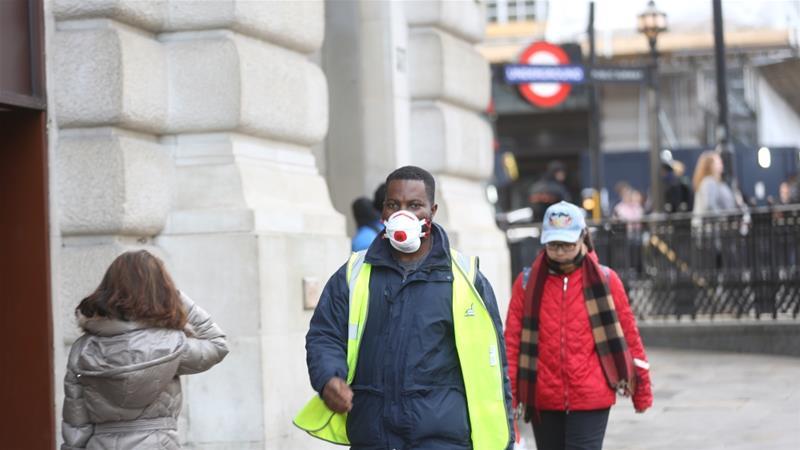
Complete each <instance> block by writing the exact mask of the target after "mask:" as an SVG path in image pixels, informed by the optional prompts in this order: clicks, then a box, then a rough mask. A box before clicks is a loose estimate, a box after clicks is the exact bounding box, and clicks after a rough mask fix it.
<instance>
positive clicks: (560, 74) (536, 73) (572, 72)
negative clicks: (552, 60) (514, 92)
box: [504, 64, 586, 84]
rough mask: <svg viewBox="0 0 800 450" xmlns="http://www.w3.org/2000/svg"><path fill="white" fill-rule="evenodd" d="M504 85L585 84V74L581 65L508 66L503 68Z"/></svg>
mask: <svg viewBox="0 0 800 450" xmlns="http://www.w3.org/2000/svg"><path fill="white" fill-rule="evenodd" d="M504 75H505V79H506V84H524V83H570V84H581V83H585V82H586V73H585V70H584V67H583V66H581V65H570V64H564V65H557V66H556V65H552V66H546V65H532V64H508V65H506V66H505V67H504Z"/></svg>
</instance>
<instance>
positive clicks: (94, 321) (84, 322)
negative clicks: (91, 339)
mask: <svg viewBox="0 0 800 450" xmlns="http://www.w3.org/2000/svg"><path fill="white" fill-rule="evenodd" d="M76 315H77V319H78V326H79V327H81V328H83V329H84V330H86V331H87V332H88V333H91V334H95V335H98V336H116V335H118V334H123V333H127V332H128V331H134V330H141V329H142V328H150V326H149V325H147V324H144V323H140V322H129V321H125V320H119V319H110V318H108V317H102V316H92V317H86V316H84V315H83V314H81V312H80V311H78V312H77V313H76Z"/></svg>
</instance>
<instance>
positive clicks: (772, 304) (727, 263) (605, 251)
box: [507, 205, 800, 319]
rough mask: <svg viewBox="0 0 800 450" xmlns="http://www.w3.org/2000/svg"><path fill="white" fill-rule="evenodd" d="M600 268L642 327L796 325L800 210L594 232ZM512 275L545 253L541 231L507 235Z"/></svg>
mask: <svg viewBox="0 0 800 450" xmlns="http://www.w3.org/2000/svg"><path fill="white" fill-rule="evenodd" d="M592 229H593V238H594V243H595V247H596V251H597V254H598V257H599V258H600V261H601V262H602V263H603V264H606V265H608V266H610V267H612V268H613V269H614V270H615V271H616V272H617V273H618V274H619V275H620V277H621V278H622V280H623V283H624V284H625V287H626V289H627V290H628V296H629V297H630V300H631V306H632V308H633V310H634V312H635V313H636V314H637V316H638V317H640V318H642V319H669V318H677V319H681V318H686V317H688V318H691V319H696V318H698V317H706V318H711V319H715V318H724V317H729V318H739V319H741V318H745V317H749V318H767V317H771V318H774V319H777V318H784V317H786V318H791V319H797V318H798V313H800V268H799V267H798V262H800V205H793V206H782V207H773V208H762V209H754V210H751V211H750V212H748V213H744V214H723V215H709V216H704V217H693V216H692V215H690V214H672V215H669V216H661V217H655V216H651V217H647V218H645V219H643V220H642V221H639V222H622V221H618V220H606V221H602V222H599V223H595V224H594V225H592ZM507 235H508V236H509V248H510V250H511V259H512V261H511V263H512V271H513V272H514V273H515V274H516V273H518V272H519V270H521V269H522V268H523V267H524V266H526V265H529V264H530V263H531V262H532V261H533V259H534V257H535V256H536V254H537V253H538V251H539V249H540V245H539V240H538V228H537V227H536V226H535V225H530V224H529V225H527V227H523V226H512V227H510V228H509V229H508V230H507Z"/></svg>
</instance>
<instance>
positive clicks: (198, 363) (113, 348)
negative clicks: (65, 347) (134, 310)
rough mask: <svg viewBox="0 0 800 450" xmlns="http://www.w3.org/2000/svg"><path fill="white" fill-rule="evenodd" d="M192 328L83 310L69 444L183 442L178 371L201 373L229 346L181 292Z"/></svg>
mask: <svg viewBox="0 0 800 450" xmlns="http://www.w3.org/2000/svg"><path fill="white" fill-rule="evenodd" d="M181 300H182V301H183V304H184V308H186V311H187V312H188V322H187V327H186V329H185V330H173V329H166V328H150V327H149V326H148V325H145V324H141V323H137V322H129V321H123V320H116V319H108V318H104V317H90V318H87V317H84V316H79V324H80V326H81V327H82V328H83V329H84V330H86V333H85V334H84V335H83V336H81V337H80V338H79V339H78V340H77V341H75V343H74V344H73V345H72V348H71V350H70V355H69V359H68V362H67V374H66V376H65V378H64V395H65V399H64V410H63V422H62V435H63V438H64V444H63V445H62V446H61V450H73V449H84V448H85V449H98V450H99V449H104V450H112V449H113V450H128V449H159V450H161V449H179V448H180V444H179V443H178V434H177V427H176V419H177V417H178V414H179V413H180V411H181V404H182V395H181V383H180V379H179V378H178V376H180V375H187V374H193V373H199V372H203V371H206V370H208V369H210V368H211V367H212V366H214V365H215V364H217V363H219V362H220V361H222V359H223V358H224V357H225V355H226V354H227V353H228V348H227V345H226V343H225V334H224V333H223V331H222V330H221V329H220V328H219V327H218V326H217V325H216V324H215V323H214V322H213V321H212V320H211V317H210V316H209V315H208V313H207V312H205V311H204V310H203V309H201V308H200V307H199V306H197V305H195V304H194V302H192V300H191V299H190V298H189V297H188V296H186V295H185V294H183V293H181Z"/></svg>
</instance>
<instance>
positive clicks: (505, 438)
mask: <svg viewBox="0 0 800 450" xmlns="http://www.w3.org/2000/svg"><path fill="white" fill-rule="evenodd" d="M450 254H451V257H452V267H453V327H454V329H455V340H456V351H458V360H459V362H460V363H461V372H462V377H463V379H464V389H465V392H466V397H467V409H468V410H469V411H468V412H469V421H470V428H471V430H472V436H471V438H472V447H473V448H474V449H475V450H501V449H505V448H506V447H507V446H508V442H509V436H510V435H509V429H508V411H507V409H506V404H505V394H504V390H503V378H504V374H503V365H502V360H501V356H500V354H499V351H500V348H499V340H498V333H499V330H496V329H495V326H494V322H493V321H492V317H491V316H490V315H489V311H488V310H487V309H486V305H485V304H484V303H483V299H482V298H481V296H480V294H479V293H478V291H477V290H476V289H475V284H474V280H475V276H476V274H477V260H476V258H475V257H466V256H464V255H462V254H461V253H459V252H457V251H456V250H454V249H451V250H450ZM365 255H366V250H364V251H360V252H357V253H353V254H352V255H351V256H350V260H349V261H348V263H347V281H348V286H349V288H350V299H349V303H350V315H349V318H348V327H347V328H348V336H347V384H351V383H352V382H353V378H354V377H355V373H356V362H357V359H358V350H359V348H360V345H361V337H362V335H363V334H364V327H365V325H366V322H367V309H368V306H369V277H370V273H371V271H372V266H371V265H370V264H369V263H365V262H364V257H365ZM294 424H295V425H296V426H297V427H299V428H300V429H303V430H305V431H306V432H308V433H309V434H310V435H312V436H314V437H317V438H319V439H323V440H326V441H328V442H333V443H335V444H341V445H349V444H350V440H349V439H348V438H347V413H343V414H340V413H335V412H333V411H332V410H330V409H328V407H327V406H325V402H324V401H323V400H322V398H320V396H319V395H315V396H314V397H313V398H312V399H311V400H310V401H309V402H308V403H307V404H306V406H305V407H303V409H302V410H301V411H300V413H299V414H298V415H297V417H295V419H294Z"/></svg>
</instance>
